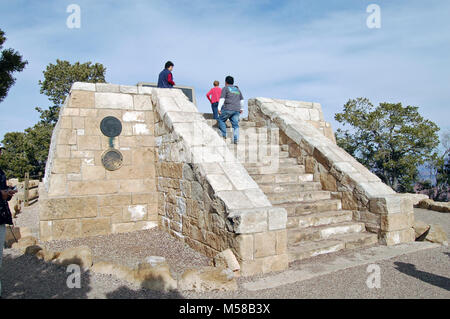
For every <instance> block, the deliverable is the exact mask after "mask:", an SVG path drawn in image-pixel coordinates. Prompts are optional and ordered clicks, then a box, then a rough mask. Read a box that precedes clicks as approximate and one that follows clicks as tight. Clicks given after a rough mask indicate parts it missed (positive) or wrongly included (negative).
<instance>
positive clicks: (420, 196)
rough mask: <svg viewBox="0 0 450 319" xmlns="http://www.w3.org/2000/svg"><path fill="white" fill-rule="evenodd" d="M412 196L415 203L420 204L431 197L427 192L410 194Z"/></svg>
mask: <svg viewBox="0 0 450 319" xmlns="http://www.w3.org/2000/svg"><path fill="white" fill-rule="evenodd" d="M408 195H409V197H410V198H411V200H412V202H413V205H418V204H419V203H420V202H421V201H423V200H427V199H428V198H429V197H428V195H425V194H408Z"/></svg>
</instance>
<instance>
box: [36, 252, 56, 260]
mask: <svg viewBox="0 0 450 319" xmlns="http://www.w3.org/2000/svg"><path fill="white" fill-rule="evenodd" d="M35 256H36V258H37V259H41V260H43V261H45V262H49V261H52V260H54V259H56V258H58V256H59V253H56V252H53V251H49V250H46V249H41V250H39V251H38V252H37V253H36V255H35Z"/></svg>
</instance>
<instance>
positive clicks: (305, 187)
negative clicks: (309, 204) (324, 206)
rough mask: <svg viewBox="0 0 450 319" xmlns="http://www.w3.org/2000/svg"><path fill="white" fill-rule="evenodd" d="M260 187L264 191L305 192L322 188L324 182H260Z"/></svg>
mask: <svg viewBox="0 0 450 319" xmlns="http://www.w3.org/2000/svg"><path fill="white" fill-rule="evenodd" d="M259 188H261V190H262V191H263V192H264V193H266V194H267V193H286V192H305V191H315V190H321V189H322V184H320V183H319V182H303V183H279V184H275V183H260V184H259Z"/></svg>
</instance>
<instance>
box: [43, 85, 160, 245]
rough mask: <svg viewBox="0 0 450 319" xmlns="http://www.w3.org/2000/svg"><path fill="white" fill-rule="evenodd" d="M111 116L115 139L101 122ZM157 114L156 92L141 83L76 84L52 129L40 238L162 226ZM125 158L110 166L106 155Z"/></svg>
mask: <svg viewBox="0 0 450 319" xmlns="http://www.w3.org/2000/svg"><path fill="white" fill-rule="evenodd" d="M107 116H113V117H116V118H117V119H119V120H120V122H121V123H122V133H121V134H120V135H119V136H118V137H114V138H109V137H106V136H104V135H103V134H102V132H101V130H100V123H101V121H102V119H104V118H105V117H107ZM153 123H154V112H153V106H152V102H151V91H150V90H149V89H146V88H141V87H137V86H122V85H114V84H92V83H75V84H74V85H73V86H72V89H71V91H70V94H69V96H68V97H67V99H66V102H65V104H64V106H63V107H62V108H61V112H60V117H59V120H58V123H57V125H56V127H55V129H54V131H53V135H52V141H51V147H50V153H49V157H48V161H47V167H46V172H45V179H44V185H43V187H41V189H40V200H39V204H40V237H41V239H42V240H53V239H68V238H76V237H86V236H96V235H105V234H110V233H120V232H129V231H134V230H142V229H148V228H152V227H156V226H157V206H158V204H157V202H158V195H157V191H156V181H155V138H154V126H153ZM110 147H114V148H115V149H116V150H119V151H120V152H121V154H122V156H123V163H122V167H120V168H119V169H118V170H115V171H109V170H107V169H105V167H104V166H103V165H102V155H103V154H104V152H105V151H106V150H108V149H109V148H110Z"/></svg>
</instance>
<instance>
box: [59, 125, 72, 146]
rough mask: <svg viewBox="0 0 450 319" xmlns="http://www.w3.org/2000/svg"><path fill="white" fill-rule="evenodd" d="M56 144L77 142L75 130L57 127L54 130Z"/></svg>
mask: <svg viewBox="0 0 450 319" xmlns="http://www.w3.org/2000/svg"><path fill="white" fill-rule="evenodd" d="M56 136H57V140H56V144H57V145H75V144H77V132H76V130H73V129H63V128H61V129H59V131H58V130H57V131H56Z"/></svg>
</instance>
